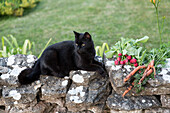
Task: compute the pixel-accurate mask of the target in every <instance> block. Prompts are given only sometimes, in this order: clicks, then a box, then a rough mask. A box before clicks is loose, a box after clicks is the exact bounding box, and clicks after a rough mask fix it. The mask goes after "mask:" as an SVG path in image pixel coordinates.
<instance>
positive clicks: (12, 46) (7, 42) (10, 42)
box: [2, 36, 13, 48]
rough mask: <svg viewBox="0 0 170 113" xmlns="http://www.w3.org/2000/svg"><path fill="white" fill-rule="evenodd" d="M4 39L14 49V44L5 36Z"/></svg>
mask: <svg viewBox="0 0 170 113" xmlns="http://www.w3.org/2000/svg"><path fill="white" fill-rule="evenodd" d="M2 38H3V39H4V40H5V41H6V42H7V43H8V44H9V46H10V47H11V48H13V45H12V43H11V42H10V41H9V40H8V39H7V38H6V37H5V36H3V37H2Z"/></svg>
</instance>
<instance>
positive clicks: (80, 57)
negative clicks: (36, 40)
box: [18, 31, 107, 84]
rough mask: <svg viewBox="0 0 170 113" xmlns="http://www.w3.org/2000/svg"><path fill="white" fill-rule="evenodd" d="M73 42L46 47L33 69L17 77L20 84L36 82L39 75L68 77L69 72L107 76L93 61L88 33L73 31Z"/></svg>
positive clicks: (100, 66)
mask: <svg viewBox="0 0 170 113" xmlns="http://www.w3.org/2000/svg"><path fill="white" fill-rule="evenodd" d="M74 34H75V41H63V42H60V43H56V44H53V45H51V46H49V47H47V48H46V49H45V50H44V52H43V53H42V55H41V57H40V58H39V59H38V60H37V62H36V63H35V65H34V67H33V68H29V69H25V70H23V71H22V72H21V73H20V75H19V76H18V79H19V82H20V83H21V84H29V83H32V82H33V81H35V80H38V79H39V77H40V75H52V76H56V77H61V78H63V77H65V76H69V72H70V71H71V70H86V71H97V72H98V73H99V74H101V75H102V76H107V73H106V71H105V68H104V67H103V65H102V63H99V62H97V61H95V60H94V57H95V49H94V44H93V40H92V38H91V35H90V34H89V33H88V32H85V33H77V32H75V31H74Z"/></svg>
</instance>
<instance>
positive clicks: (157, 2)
mask: <svg viewBox="0 0 170 113" xmlns="http://www.w3.org/2000/svg"><path fill="white" fill-rule="evenodd" d="M150 2H151V3H152V4H153V5H154V7H155V10H156V17H157V25H158V31H159V38H160V46H161V44H162V37H161V35H162V32H163V26H164V20H165V16H164V17H163V18H162V23H161V24H162V25H161V26H160V22H159V13H158V12H159V11H158V8H159V7H158V6H159V3H160V2H161V0H150Z"/></svg>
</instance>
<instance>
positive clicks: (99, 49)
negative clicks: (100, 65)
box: [95, 46, 102, 56]
mask: <svg viewBox="0 0 170 113" xmlns="http://www.w3.org/2000/svg"><path fill="white" fill-rule="evenodd" d="M101 49H102V48H101V46H96V48H95V50H96V55H97V56H100V53H101Z"/></svg>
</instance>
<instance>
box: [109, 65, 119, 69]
mask: <svg viewBox="0 0 170 113" xmlns="http://www.w3.org/2000/svg"><path fill="white" fill-rule="evenodd" d="M111 69H112V70H119V69H121V65H117V66H114V65H113V66H112V68H111Z"/></svg>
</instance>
